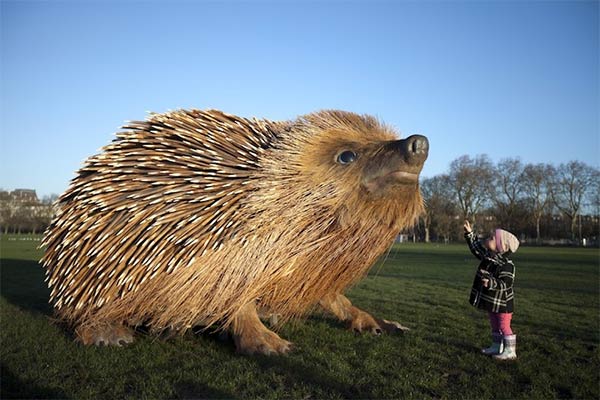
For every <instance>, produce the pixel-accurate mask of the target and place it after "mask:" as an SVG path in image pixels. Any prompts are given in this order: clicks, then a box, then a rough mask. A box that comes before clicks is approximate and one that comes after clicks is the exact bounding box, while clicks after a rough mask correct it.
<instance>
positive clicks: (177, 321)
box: [42, 110, 428, 353]
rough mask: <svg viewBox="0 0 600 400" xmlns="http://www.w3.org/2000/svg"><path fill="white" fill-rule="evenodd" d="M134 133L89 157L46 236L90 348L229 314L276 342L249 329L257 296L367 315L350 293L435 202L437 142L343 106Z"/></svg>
mask: <svg viewBox="0 0 600 400" xmlns="http://www.w3.org/2000/svg"><path fill="white" fill-rule="evenodd" d="M126 128H128V129H129V130H128V131H126V132H122V133H119V134H118V135H117V138H116V139H115V140H114V141H113V142H112V143H111V144H110V145H108V146H106V147H105V148H104V149H103V151H102V152H101V153H100V154H98V155H96V156H93V157H91V158H90V159H88V160H87V161H86V163H85V165H84V166H83V167H82V168H81V170H80V171H79V173H78V175H77V177H76V178H75V179H74V180H73V181H72V183H71V186H70V187H69V189H68V190H67V191H66V192H65V193H64V194H63V195H62V196H61V197H60V199H59V212H58V214H57V216H56V218H55V220H54V221H53V222H52V224H51V226H50V227H49V228H48V231H47V232H46V235H45V237H44V242H43V245H44V246H46V253H45V255H44V258H43V259H42V262H43V264H44V266H45V267H46V272H47V280H48V283H49V286H50V288H51V289H52V294H51V301H52V302H53V304H54V307H55V310H56V312H57V314H58V315H59V317H61V318H63V319H64V320H66V321H67V322H70V323H71V324H72V325H73V326H74V327H75V328H76V329H78V330H79V333H78V335H79V336H80V339H81V340H82V341H83V342H84V343H90V342H92V343H93V342H94V339H93V338H94V337H96V338H97V337H99V336H102V335H104V336H107V335H108V336H110V334H112V335H113V336H114V331H115V329H116V328H114V327H115V326H118V327H122V326H135V325H138V324H140V323H142V322H143V323H145V324H147V325H149V326H150V327H152V328H154V329H156V330H161V329H166V328H170V329H174V330H177V331H180V332H184V331H185V330H186V329H188V328H190V327H191V326H194V325H198V324H201V325H204V326H212V325H215V324H218V325H219V326H221V327H222V328H223V329H232V331H233V332H234V336H235V337H236V338H237V339H236V344H237V345H238V350H241V351H244V352H254V351H259V352H266V351H265V350H256V349H264V348H266V347H265V346H266V345H265V344H264V343H259V344H256V343H254V342H252V341H249V340H247V338H248V337H249V336H252V335H250V334H248V333H244V332H256V330H257V329H259V328H257V327H258V325H257V324H258V323H257V322H256V321H257V318H254V317H253V315H254V314H253V313H254V311H252V310H254V307H255V306H257V307H261V308H263V309H270V310H273V311H274V312H277V313H278V314H280V315H281V316H282V318H283V319H284V320H285V319H289V318H294V317H298V316H301V315H303V314H305V313H306V312H307V311H309V310H310V309H311V308H312V306H315V305H317V304H321V305H322V306H323V307H325V308H326V309H327V310H329V311H331V312H333V313H334V314H336V315H338V314H339V315H338V316H339V317H340V318H341V319H344V318H346V320H348V321H354V322H352V323H353V324H355V323H356V321H359V320H360V321H362V322H361V324H363V325H364V324H365V323H364V318H365V317H364V316H365V315H368V314H366V313H364V312H362V311H360V310H359V311H355V308H354V307H353V306H351V303H350V302H349V301H347V299H345V298H343V296H342V297H340V296H341V293H342V292H343V291H344V290H345V289H346V288H347V287H348V286H349V285H351V284H353V283H355V282H356V281H357V280H359V279H360V278H361V277H363V276H364V275H365V274H366V272H367V271H368V269H369V268H370V266H371V265H372V264H373V263H374V262H375V260H376V259H377V257H378V256H379V255H380V254H381V253H383V252H384V251H385V250H386V248H388V247H389V245H390V244H391V243H392V242H393V240H394V238H395V236H396V235H397V234H398V232H399V231H400V230H401V229H402V228H404V227H406V226H409V225H410V224H412V223H413V222H414V221H415V219H416V218H417V217H418V215H419V214H420V212H421V211H422V207H423V205H422V200H421V197H420V193H419V187H418V174H419V172H420V171H421V168H422V166H423V162H424V161H425V159H426V157H427V152H428V143H427V139H425V138H424V137H422V136H411V137H410V138H407V139H404V140H398V138H397V137H396V135H395V133H394V132H393V130H392V129H390V128H389V127H386V126H384V125H382V124H380V123H379V122H378V121H377V120H375V119H374V118H372V117H369V116H359V115H356V114H352V113H347V112H342V111H322V112H317V113H313V114H309V115H306V116H303V117H300V118H298V119H297V120H294V121H289V122H272V121H266V120H256V119H254V120H248V119H244V118H239V117H235V116H232V115H228V114H224V113H222V112H219V111H213V110H211V111H198V110H191V111H186V110H182V111H175V112H171V113H166V114H152V115H151V116H150V117H149V118H148V120H147V121H143V122H132V123H130V124H129V125H128V126H127V127H126ZM336 296H337V297H336ZM323 299H329V300H327V301H324V300H323ZM248 310H250V311H248ZM340 310H342V311H340ZM356 310H357V309H356ZM361 313H362V314H361ZM359 316H360V317H359ZM369 317H370V316H369ZM361 318H362V319H361ZM248 321H250V322H248ZM369 321H370V320H369ZM368 323H369V324H371V325H373V324H376V322H375V320H373V322H372V323H371V322H368ZM382 324H384V323H383V322H380V323H379V325H377V326H380V325H382ZM105 326H110V327H113V328H111V329H113V330H112V332H113V333H110V334H107V333H106V332H104V331H102V329H103V328H102V329H101V328H100V327H105ZM249 326H251V327H253V328H252V329H249V328H248V327H249ZM261 326H262V325H261ZM263 328H264V327H262V328H260V329H263ZM264 329H266V328H264ZM81 332H92V333H91V334H90V335H91V337H92V339H89V337H88V338H86V337H87V336H89V335H87V334H84V333H81ZM98 332H103V333H102V335H101V334H100V333H98ZM270 333H272V332H270ZM272 334H273V335H275V336H277V335H276V334H274V333H272ZM86 335H87V336H86ZM104 336H103V337H104ZM267 336H269V335H267ZM277 338H278V337H277ZM279 340H281V339H279ZM272 341H275V342H277V340H275V339H272ZM109 342H111V341H110V340H109ZM248 343H254V344H248ZM277 343H279V342H277ZM286 343H287V342H286ZM271 344H272V343H271ZM257 346H258V347H257ZM267 347H268V346H267ZM271 347H273V346H271ZM284 347H285V346H284ZM248 349H250V350H248ZM273 351H274V352H275V353H277V352H283V351H279V350H277V349H275V350H273ZM267 353H268V352H267Z"/></svg>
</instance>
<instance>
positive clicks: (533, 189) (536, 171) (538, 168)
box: [523, 164, 552, 244]
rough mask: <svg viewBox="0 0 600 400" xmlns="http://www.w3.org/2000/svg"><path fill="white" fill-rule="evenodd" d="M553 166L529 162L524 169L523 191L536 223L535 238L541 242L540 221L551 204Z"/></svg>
mask: <svg viewBox="0 0 600 400" xmlns="http://www.w3.org/2000/svg"><path fill="white" fill-rule="evenodd" d="M551 175H552V166H550V165H548V164H535V165H534V164H527V165H526V166H525V168H524V169H523V193H524V196H525V198H526V201H527V203H528V204H529V208H530V212H531V218H532V219H533V222H534V223H535V234H536V236H535V240H536V243H538V244H539V242H540V239H541V235H540V223H541V220H542V217H543V216H544V213H547V212H548V208H549V207H550V206H551V203H552V202H551V198H550V183H551V182H550V176H551Z"/></svg>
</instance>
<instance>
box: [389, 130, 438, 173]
mask: <svg viewBox="0 0 600 400" xmlns="http://www.w3.org/2000/svg"><path fill="white" fill-rule="evenodd" d="M385 147H386V149H387V150H390V151H392V152H395V153H399V154H400V155H401V156H402V157H403V158H404V161H405V162H406V164H408V165H411V166H419V167H421V166H422V165H423V163H424V162H425V160H426V159H427V155H428V154H429V140H427V138H426V137H425V136H422V135H412V136H409V137H407V138H406V139H402V140H395V141H393V142H389V143H388V144H386V145H385ZM419 169H420V168H419Z"/></svg>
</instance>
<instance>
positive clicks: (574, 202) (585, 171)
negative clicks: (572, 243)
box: [550, 161, 597, 240]
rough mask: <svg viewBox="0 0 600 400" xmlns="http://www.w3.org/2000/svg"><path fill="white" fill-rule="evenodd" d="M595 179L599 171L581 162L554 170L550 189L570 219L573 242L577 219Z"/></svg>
mask: <svg viewBox="0 0 600 400" xmlns="http://www.w3.org/2000/svg"><path fill="white" fill-rule="evenodd" d="M594 178H597V170H596V169H594V168H592V167H590V166H589V165H587V164H585V163H583V162H581V161H570V162H568V163H566V164H560V165H559V166H558V168H553V171H552V185H551V188H550V193H551V196H552V201H553V202H554V204H555V205H556V207H557V208H558V209H559V210H560V211H561V212H562V213H563V214H564V215H565V216H566V217H567V218H568V219H569V221H570V223H571V229H570V230H571V231H570V234H571V239H572V240H575V231H576V226H577V217H578V216H579V215H580V212H581V210H582V207H583V205H584V200H585V199H586V196H588V193H589V191H590V189H591V188H592V185H593V184H594ZM579 236H580V237H579V239H580V240H581V235H579Z"/></svg>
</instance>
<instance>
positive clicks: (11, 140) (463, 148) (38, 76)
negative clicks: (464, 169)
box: [0, 0, 600, 196]
mask: <svg viewBox="0 0 600 400" xmlns="http://www.w3.org/2000/svg"><path fill="white" fill-rule="evenodd" d="M0 4H1V24H0V25H1V28H0V29H1V67H2V68H1V85H2V86H1V88H0V89H1V103H0V104H1V113H2V114H1V125H0V128H1V134H2V138H1V142H0V146H1V147H0V151H1V153H0V155H1V160H2V161H1V164H0V174H1V175H0V187H2V188H4V189H8V190H12V189H15V188H22V187H24V188H33V189H36V190H37V191H38V194H39V195H41V196H43V195H47V194H50V193H61V192H62V191H64V190H65V189H66V188H67V186H68V182H69V180H70V179H71V178H73V176H74V171H75V170H77V169H78V168H79V167H80V165H81V163H82V162H83V161H84V160H85V159H86V158H87V157H88V156H90V155H92V154H94V153H96V152H97V151H98V149H99V148H100V147H102V146H103V145H105V144H107V143H108V142H110V140H112V138H113V133H114V132H116V131H118V128H119V127H120V126H121V125H122V124H123V123H124V122H125V121H127V120H136V119H143V118H145V115H146V111H156V112H164V111H167V110H172V109H177V108H182V107H184V108H200V109H202V108H219V109H222V110H224V111H226V112H230V113H233V114H238V115H242V116H246V117H251V116H257V117H266V118H270V119H276V120H279V119H291V118H294V117H295V116H297V115H301V114H305V113H308V112H312V111H315V110H319V109H327V108H335V109H344V110H349V111H355V112H358V113H368V114H373V115H376V116H378V117H379V118H380V119H382V120H383V121H385V122H386V123H388V124H391V125H392V126H394V127H396V128H397V129H398V130H399V131H400V132H401V133H402V135H403V136H407V135H409V134H413V133H421V134H424V135H426V136H428V137H429V139H430V143H431V152H430V157H429V160H428V161H427V164H426V167H425V169H424V172H423V174H424V176H434V175H436V174H440V173H444V172H446V171H447V169H448V166H449V163H450V162H451V161H452V160H454V159H455V158H457V157H459V156H461V155H463V154H469V155H472V156H475V155H478V154H484V153H485V154H488V155H489V156H490V157H491V158H492V160H493V161H498V160H500V159H502V158H506V157H520V158H521V159H522V160H523V161H524V162H532V163H538V162H550V163H554V164H559V163H562V162H567V161H570V160H581V161H583V162H586V163H588V164H590V165H593V166H595V167H598V165H599V161H598V160H599V156H600V144H599V136H600V127H599V117H598V110H599V109H600V105H599V87H600V84H599V78H598V76H599V61H598V60H599V40H598V35H599V26H598V15H599V3H598V2H596V1H591V2H585V1H568V2H560V1H548V2H544V1H535V2H512V1H510V2H509V1H497V2H494V1H491V2H490V1H486V2H483V1H466V2H460V1H452V2H434V1H426V2H417V1H411V2H403V1H395V2H393V1H384V2H381V1H329V2H325V1H322V2H319V1H310V2H308V1H304V2H301V1H297V2H293V1H279V2H276V1H272V2H269V1H261V2H258V1H243V2H234V1H228V2H202V1H172V2H167V1H164V2H161V1H121V2H117V1H114V2H112V1H94V2H92V1H72V2H69V1H64V2H53V1H38V2H27V1H6V0H2V2H1V3H0Z"/></svg>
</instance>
